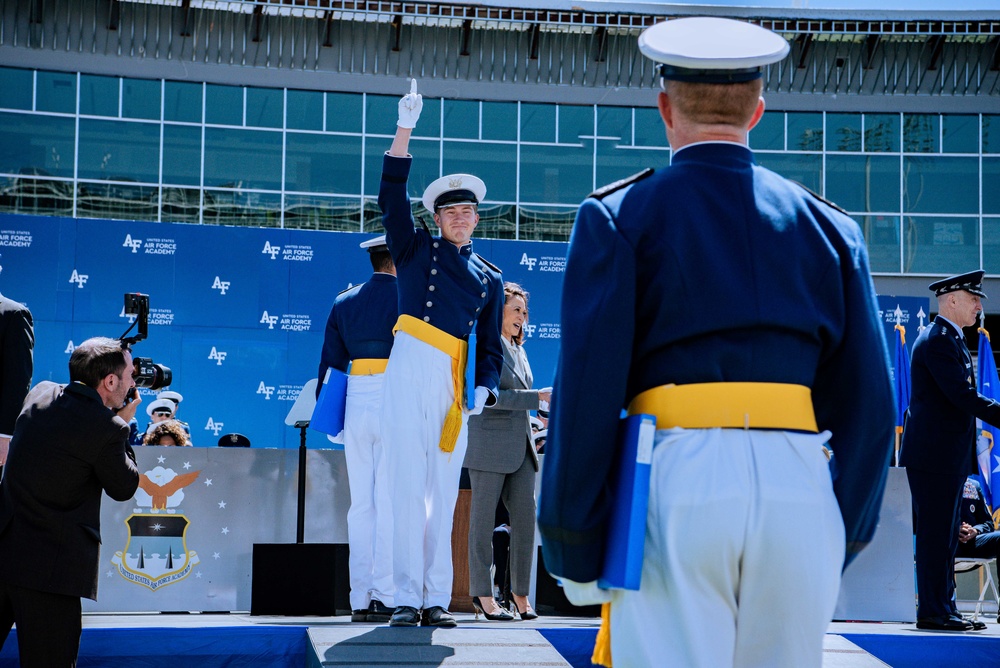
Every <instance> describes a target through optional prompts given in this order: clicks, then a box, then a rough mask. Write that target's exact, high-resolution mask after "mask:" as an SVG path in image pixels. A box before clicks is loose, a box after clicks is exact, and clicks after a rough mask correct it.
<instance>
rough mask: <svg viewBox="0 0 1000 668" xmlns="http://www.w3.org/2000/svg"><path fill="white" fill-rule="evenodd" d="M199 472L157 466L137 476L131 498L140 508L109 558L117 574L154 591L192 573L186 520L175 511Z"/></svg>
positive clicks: (193, 560) (194, 558)
mask: <svg viewBox="0 0 1000 668" xmlns="http://www.w3.org/2000/svg"><path fill="white" fill-rule="evenodd" d="M161 459H162V458H161ZM199 473H201V471H193V472H191V473H181V474H178V473H176V472H175V471H174V470H173V469H170V468H163V467H162V466H157V467H155V468H153V469H152V470H150V471H147V472H146V473H143V474H141V475H140V476H139V489H138V490H136V493H135V498H134V500H135V502H136V505H137V506H139V507H138V508H136V509H135V512H134V513H132V514H131V515H129V517H128V519H126V520H125V524H126V525H127V526H128V534H129V535H128V542H127V543H126V544H125V549H124V550H122V551H121V552H116V553H115V556H114V557H112V559H111V563H113V564H114V565H115V566H117V568H118V574H119V575H121V576H122V577H123V578H125V579H126V580H128V581H130V582H134V583H135V584H139V585H143V586H145V587H148V588H150V589H152V590H153V591H156V590H157V589H159V588H160V587H164V586H166V585H168V584H173V583H174V582H177V581H179V580H183V579H184V578H186V577H187V576H188V575H189V574H190V573H191V569H192V567H194V566H195V565H196V564H197V563H198V561H199V560H198V555H197V554H196V553H195V552H194V551H193V550H191V551H189V550H188V548H187V543H186V542H185V535H186V534H187V528H188V525H189V522H188V518H187V517H186V516H185V515H183V514H180V513H178V512H177V511H178V510H180V504H181V502H182V501H183V500H184V491H183V489H184V488H185V487H187V486H188V485H190V484H191V483H193V482H194V481H195V479H196V478H197V477H198V474H199Z"/></svg>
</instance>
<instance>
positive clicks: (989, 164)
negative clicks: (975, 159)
mask: <svg viewBox="0 0 1000 668" xmlns="http://www.w3.org/2000/svg"><path fill="white" fill-rule="evenodd" d="M983 183H986V184H998V183H1000V158H986V157H984V158H983ZM983 213H997V214H1000V188H998V187H996V186H995V185H992V186H990V185H988V186H987V187H986V188H983Z"/></svg>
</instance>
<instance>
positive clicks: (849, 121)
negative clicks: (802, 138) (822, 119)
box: [826, 114, 861, 151]
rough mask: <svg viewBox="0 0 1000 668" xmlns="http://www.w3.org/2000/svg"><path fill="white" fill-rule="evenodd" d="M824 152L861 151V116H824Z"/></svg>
mask: <svg viewBox="0 0 1000 668" xmlns="http://www.w3.org/2000/svg"><path fill="white" fill-rule="evenodd" d="M826 150H827V151H860V150H861V114H827V115H826Z"/></svg>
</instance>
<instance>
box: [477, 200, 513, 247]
mask: <svg viewBox="0 0 1000 668" xmlns="http://www.w3.org/2000/svg"><path fill="white" fill-rule="evenodd" d="M473 236H474V237H476V238H478V239H513V238H515V237H516V236H517V211H516V207H514V205H512V204H483V205H481V206H480V207H479V224H478V225H476V229H475V232H474V233H473Z"/></svg>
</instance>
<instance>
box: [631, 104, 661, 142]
mask: <svg viewBox="0 0 1000 668" xmlns="http://www.w3.org/2000/svg"><path fill="white" fill-rule="evenodd" d="M635 144H636V146H653V147H656V148H660V147H663V146H666V145H667V131H666V129H665V128H664V126H663V119H662V118H660V111H659V110H658V109H646V108H640V109H636V110H635Z"/></svg>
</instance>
